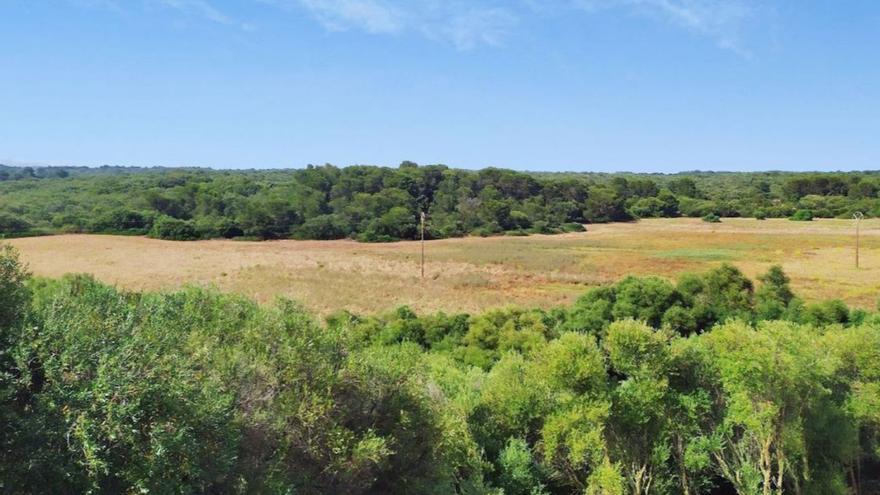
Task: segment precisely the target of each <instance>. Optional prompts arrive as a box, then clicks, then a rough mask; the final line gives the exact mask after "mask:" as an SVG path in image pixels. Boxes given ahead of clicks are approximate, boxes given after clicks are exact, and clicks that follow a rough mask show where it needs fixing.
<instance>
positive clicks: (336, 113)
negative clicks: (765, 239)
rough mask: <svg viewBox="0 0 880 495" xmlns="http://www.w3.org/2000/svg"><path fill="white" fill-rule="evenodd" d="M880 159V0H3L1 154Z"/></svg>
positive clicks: (169, 161)
mask: <svg viewBox="0 0 880 495" xmlns="http://www.w3.org/2000/svg"><path fill="white" fill-rule="evenodd" d="M404 159H408V160H414V161H417V162H419V163H445V164H448V165H450V166H454V167H463V168H480V167H485V166H500V167H507V168H515V169H529V170H577V171H585V170H597V171H617V170H631V171H659V172H674V171H681V170H692V169H703V170H709V169H711V170H766V169H784V170H838V169H841V170H847V169H874V168H880V2H878V1H876V0H847V1H841V0H763V1H761V0H507V1H496V0H0V162H2V161H6V162H10V161H15V162H18V163H23V162H34V163H49V164H57V165H67V164H70V165H101V164H105V163H107V164H118V165H168V166H171V165H197V166H212V167H220V168H250V167H259V168H263V167H302V166H304V165H306V164H308V163H315V164H320V163H325V162H330V163H334V164H337V165H350V164H355V163H363V164H378V165H396V164H397V163H399V162H400V161H401V160H404Z"/></svg>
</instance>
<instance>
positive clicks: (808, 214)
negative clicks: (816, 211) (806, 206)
mask: <svg viewBox="0 0 880 495" xmlns="http://www.w3.org/2000/svg"><path fill="white" fill-rule="evenodd" d="M788 219H789V220H792V221H795V222H811V221H813V212H812V211H810V210H798V211H796V212H794V215H792V216H790V217H788Z"/></svg>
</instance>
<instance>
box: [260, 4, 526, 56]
mask: <svg viewBox="0 0 880 495" xmlns="http://www.w3.org/2000/svg"><path fill="white" fill-rule="evenodd" d="M257 1H260V2H262V3H266V4H271V5H276V6H279V7H283V8H286V9H289V10H295V9H302V10H304V11H306V12H307V13H309V14H310V15H311V16H312V17H314V18H315V19H316V20H317V21H318V22H320V23H321V24H322V25H323V26H324V27H325V28H326V29H328V30H331V31H346V30H361V31H364V32H367V33H378V34H395V33H403V32H416V33H421V34H422V35H424V36H427V37H429V38H431V39H437V40H443V41H445V42H448V43H451V44H453V45H455V46H456V47H458V48H460V49H468V48H473V47H475V46H477V45H499V44H501V43H502V42H503V40H504V38H505V36H506V35H507V34H508V33H509V31H510V30H511V29H512V28H513V27H514V26H515V25H516V24H517V21H518V17H517V15H516V13H515V9H514V8H513V7H515V2H514V3H510V2H507V3H508V4H510V6H507V5H505V6H500V5H495V2H489V1H487V0H470V1H466V0H257ZM502 3H504V2H502Z"/></svg>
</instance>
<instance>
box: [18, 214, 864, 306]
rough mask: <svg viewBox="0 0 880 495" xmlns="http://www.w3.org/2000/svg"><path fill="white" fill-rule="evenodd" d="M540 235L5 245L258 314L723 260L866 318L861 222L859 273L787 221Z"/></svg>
mask: <svg viewBox="0 0 880 495" xmlns="http://www.w3.org/2000/svg"><path fill="white" fill-rule="evenodd" d="M588 229H589V230H588V232H584V233H572V234H563V235H554V236H542V235H535V236H531V237H489V238H477V237H471V238H462V239H445V240H437V241H430V242H427V243H426V253H427V263H426V268H425V272H426V276H425V280H424V281H422V280H420V278H419V250H420V247H419V243H418V242H396V243H387V244H365V243H357V242H354V241H294V240H283V241H266V242H242V241H227V240H211V241H195V242H175V241H163V240H155V239H149V238H144V237H124V236H109V235H60V236H50V237H33V238H22V239H14V240H11V241H9V242H10V243H11V244H13V245H14V246H15V247H17V248H18V249H19V250H20V251H21V254H22V257H23V259H24V260H25V261H26V262H27V263H28V264H29V265H30V269H31V270H32V272H33V273H35V274H36V275H41V276H51V277H55V276H60V275H63V274H65V273H78V272H79V273H91V274H93V275H95V276H96V277H97V278H99V279H100V280H102V281H104V282H108V283H112V284H115V285H117V286H119V287H122V288H125V289H132V290H156V289H159V290H162V289H173V288H177V287H180V286H182V285H185V284H200V285H215V286H216V287H218V288H220V289H222V290H225V291H234V292H238V293H242V294H245V295H248V296H250V297H253V298H255V299H257V300H259V301H263V302H268V301H271V300H272V299H274V298H275V297H276V296H287V297H290V298H293V299H295V300H298V301H300V302H302V303H303V304H304V305H305V307H306V308H308V309H310V310H312V311H314V312H317V313H319V314H328V313H331V312H333V311H336V310H339V309H349V310H351V311H354V312H358V313H373V312H377V311H384V310H388V309H391V308H394V307H396V306H399V305H404V304H406V305H410V306H411V307H413V308H414V309H416V310H417V311H420V312H432V311H437V310H443V311H448V312H452V311H468V312H474V311H478V310H482V309H486V308H490V307H498V306H505V305H510V304H517V305H524V306H534V307H542V308H548V307H552V306H557V305H562V304H567V303H570V302H572V301H573V300H574V299H576V298H577V297H578V296H579V295H580V294H582V293H583V292H584V291H586V290H587V288H588V287H590V286H595V285H598V284H603V283H607V282H613V281H616V280H619V279H620V278H622V277H625V276H627V275H659V276H662V277H669V278H674V277H675V276H677V275H678V274H680V273H683V272H690V271H702V270H706V269H709V268H711V267H714V266H717V265H719V264H720V263H723V262H728V263H731V264H733V265H735V266H737V267H739V268H740V269H741V270H743V272H744V273H745V274H746V275H747V276H749V277H753V278H754V277H755V276H756V275H758V274H760V273H761V272H763V271H765V270H766V269H767V268H768V267H769V266H770V265H772V264H776V263H778V264H781V265H782V266H783V268H784V269H785V271H786V273H788V274H789V275H790V276H791V278H792V285H793V288H794V290H795V292H796V293H798V294H799V295H801V296H802V297H804V298H805V299H806V300H808V301H814V300H821V299H841V300H843V301H845V302H847V303H848V304H851V305H854V306H858V307H863V308H874V307H875V304H876V302H877V298H878V296H880V220H876V219H871V220H865V221H863V222H862V242H861V266H862V267H861V268H860V269H858V270H856V268H855V266H854V241H855V237H854V223H853V221H851V220H816V221H813V222H792V221H789V220H781V219H770V220H764V221H757V220H752V219H725V220H724V221H723V223H720V224H710V223H705V222H702V221H700V220H698V219H685V218H678V219H651V220H642V221H639V222H635V223H614V224H597V225H589V226H588Z"/></svg>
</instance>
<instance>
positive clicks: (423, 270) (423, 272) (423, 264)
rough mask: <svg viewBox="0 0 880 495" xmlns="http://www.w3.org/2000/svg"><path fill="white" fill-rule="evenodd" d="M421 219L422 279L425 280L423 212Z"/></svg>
mask: <svg viewBox="0 0 880 495" xmlns="http://www.w3.org/2000/svg"><path fill="white" fill-rule="evenodd" d="M421 217H422V241H421V242H422V278H425V212H422V213H421Z"/></svg>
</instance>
